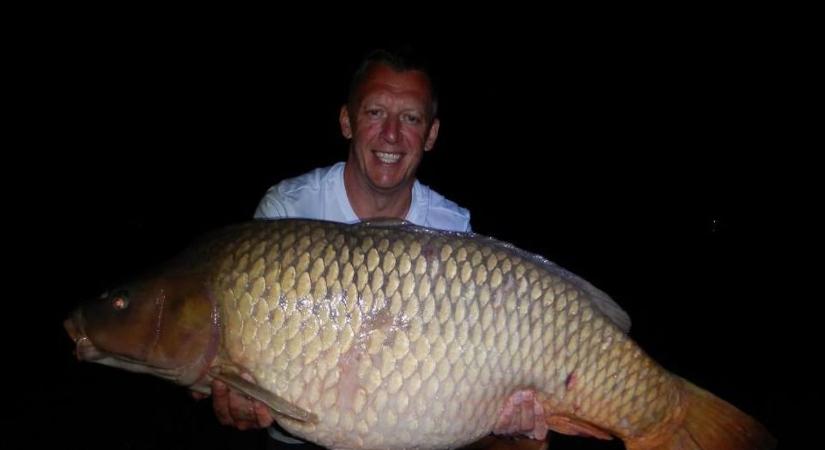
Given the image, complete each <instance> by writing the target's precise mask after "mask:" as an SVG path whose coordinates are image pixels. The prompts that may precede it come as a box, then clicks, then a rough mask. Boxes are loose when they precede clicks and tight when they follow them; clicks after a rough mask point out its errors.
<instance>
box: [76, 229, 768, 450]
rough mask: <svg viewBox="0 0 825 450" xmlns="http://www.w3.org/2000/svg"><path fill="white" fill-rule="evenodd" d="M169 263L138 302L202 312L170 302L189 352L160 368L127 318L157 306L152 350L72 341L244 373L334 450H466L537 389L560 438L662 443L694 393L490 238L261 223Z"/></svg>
mask: <svg viewBox="0 0 825 450" xmlns="http://www.w3.org/2000/svg"><path fill="white" fill-rule="evenodd" d="M172 267H173V268H171V269H168V270H167V271H165V272H162V275H161V276H160V277H158V278H155V279H152V280H150V281H148V282H147V283H148V284H143V285H141V286H147V285H148V286H153V287H151V288H148V289H144V291H147V292H150V294H148V295H147V294H143V295H138V296H137V297H140V298H138V299H137V301H132V302H131V303H137V304H143V303H147V302H154V304H157V303H158V302H157V298H158V297H159V296H160V295H161V294H160V293H163V296H164V298H167V299H168V298H169V297H175V298H176V299H177V300H175V301H170V304H173V305H174V304H178V303H179V304H181V305H187V304H196V305H197V306H190V307H179V308H178V311H185V310H191V311H193V312H192V313H188V312H184V313H180V314H178V315H177V320H176V322H180V321H183V322H186V323H188V324H190V326H189V327H188V329H190V330H192V331H189V332H188V333H184V334H185V335H187V336H189V337H188V338H189V339H190V340H191V341H192V342H194V345H192V346H191V347H192V348H191V349H190V351H189V352H188V353H186V357H183V358H175V357H169V355H177V354H178V353H180V350H179V349H178V348H177V347H179V346H180V345H179V344H176V343H175V342H174V339H169V340H164V339H162V337H164V336H165V333H157V330H160V329H166V328H164V327H167V328H168V329H174V328H175V327H176V325H175V323H174V322H171V321H170V322H169V325H168V326H167V325H158V323H161V322H163V321H164V320H166V319H163V320H161V319H160V317H161V316H162V315H163V314H161V313H156V312H155V311H154V310H153V309H152V308H146V307H143V308H142V309H141V308H136V310H138V311H141V310H145V311H150V312H143V313H141V314H139V317H138V318H136V319H133V320H132V321H131V322H130V323H131V324H140V323H145V324H152V325H151V326H150V329H151V330H152V332H155V334H154V335H153V334H152V332H146V331H144V332H142V333H137V334H138V335H143V336H147V335H151V336H153V339H155V341H150V343H149V344H144V345H143V347H147V348H148V349H149V350H146V349H142V350H140V351H135V350H134V349H135V348H141V346H140V345H136V344H135V343H134V342H132V341H128V340H125V339H123V338H122V337H118V336H119V335H116V334H112V333H111V332H109V331H104V330H106V329H107V328H108V327H109V326H108V324H109V323H113V322H107V320H106V319H105V314H97V315H99V316H101V317H103V318H102V319H96V321H95V320H89V319H86V318H85V315H86V314H87V313H86V310H85V309H84V310H83V312H82V313H78V314H77V315H76V319H74V321H73V322H72V323H81V324H82V325H81V326H76V325H73V326H75V328H82V330H81V331H75V335H76V336H77V335H80V334H82V335H83V336H84V337H85V338H86V339H87V340H88V341H89V342H90V343H93V345H94V346H95V348H96V349H98V351H100V352H102V353H107V354H111V353H120V354H123V353H122V352H123V351H124V350H122V348H126V349H127V350H128V351H130V352H131V353H125V354H127V355H129V358H130V359H131V360H141V358H144V359H143V361H146V362H147V363H149V364H150V365H151V366H152V367H160V368H162V370H163V371H164V375H165V376H166V377H167V378H172V379H176V380H178V382H180V383H181V384H185V385H190V386H191V387H193V388H195V389H198V390H204V389H207V386H208V384H209V382H210V381H211V377H210V375H209V370H208V369H209V368H210V367H211V368H213V369H214V368H215V367H217V368H219V369H220V370H221V371H224V372H226V373H238V374H240V373H244V374H248V375H251V376H252V377H253V379H254V380H255V381H256V383H257V385H259V386H260V387H262V388H263V389H265V390H267V391H270V392H272V393H274V394H276V395H277V396H278V397H280V398H282V399H284V400H285V401H286V402H288V403H290V404H292V405H295V406H297V407H298V408H300V409H303V410H306V411H309V412H311V413H313V414H315V415H316V417H317V420H313V421H305V420H294V419H290V418H288V417H279V419H278V421H279V424H281V425H282V426H283V427H284V428H285V429H287V430H288V431H290V432H291V433H293V434H295V435H297V436H300V437H303V438H305V439H307V440H310V441H313V442H316V443H319V444H321V445H324V446H327V447H330V448H374V449H378V448H382V449H390V448H455V447H459V446H462V445H465V444H468V443H471V442H473V441H475V440H477V439H479V438H481V437H483V436H485V435H488V434H489V433H490V432H491V431H493V430H494V429H496V426H497V424H499V423H500V420H501V417H502V411H503V409H505V405H507V404H508V401H510V400H511V399H512V396H513V395H514V393H515V392H518V391H529V392H532V393H535V399H536V400H535V402H536V407H537V411H540V412H541V415H542V419H543V423H545V424H546V425H547V427H549V428H550V429H552V430H555V431H558V432H563V433H569V434H585V435H590V436H594V437H601V438H610V437H611V436H616V437H619V438H621V439H623V440H624V441H625V443H626V444H627V445H628V448H671V447H667V446H666V445H669V444H667V441H668V440H672V437H673V436H675V435H678V433H679V432H680V431H679V430H680V429H682V427H683V423H684V422H685V420H686V418H688V417H691V413H690V410H691V407H690V404H691V403H690V401H689V400H690V399H693V398H696V397H697V394H696V392H703V391H701V390H700V391H694V388H695V387H693V386H692V385H690V384H689V383H688V382H686V381H684V380H682V379H680V378H679V377H677V376H674V375H672V374H670V373H668V372H667V371H666V370H664V369H663V368H661V367H660V366H659V365H658V364H656V363H655V362H654V361H653V360H651V359H650V358H649V357H648V356H647V355H645V353H644V352H643V351H642V350H641V349H640V348H639V347H638V346H637V345H636V344H635V343H634V342H633V341H632V340H631V339H630V338H629V337H628V336H627V334H626V333H625V331H626V328H627V327H628V326H629V322H627V321H626V317H624V316H623V315H622V314H623V313H622V312H621V310H620V308H618V306H616V305H615V303H613V302H612V301H611V300H609V298H607V296H606V295H604V294H603V293H601V292H600V291H598V290H597V289H595V288H593V287H592V286H590V285H589V283H587V282H586V281H584V280H581V279H580V278H578V277H576V276H575V275H573V274H571V273H569V272H567V271H565V270H563V269H561V268H559V267H558V266H556V265H554V264H552V263H550V262H548V261H545V260H543V259H542V258H539V257H537V256H535V255H531V254H529V253H526V252H523V251H521V250H518V249H516V248H514V247H512V246H509V245H507V244H504V243H500V242H498V241H495V240H492V239H489V238H484V237H480V236H476V235H470V234H459V233H451V232H442V231H434V230H427V229H422V228H419V227H414V226H410V225H404V224H397V223H377V224H361V225H341V224H334V223H329V222H322V221H307V220H279V221H269V222H263V221H261V222H252V223H248V224H244V225H240V226H238V227H233V228H230V229H228V230H225V231H224V232H222V233H219V234H218V235H216V237H214V238H213V239H212V240H210V241H208V242H207V244H206V245H204V246H200V247H197V248H196V249H195V250H194V251H193V252H191V253H189V254H188V255H185V256H184V257H183V258H182V259H180V260H179V261H178V262H177V263H176V264H175V265H173V266H172ZM181 286H183V287H181ZM174 292H184V293H185V295H177V296H175V295H170V293H174ZM140 299H142V301H141V300H140ZM133 300H135V299H133ZM107 301H108V303H111V301H110V300H108V299H107ZM167 301H168V300H167ZM104 310H105V308H104ZM93 315H94V314H93ZM167 318H168V317H167ZM92 324H94V325H92ZM107 333H109V335H107ZM147 333H148V334H147ZM132 334H135V333H134V332H132ZM156 336H161V338H156ZM108 341H112V343H110V342H108ZM115 347H117V348H115ZM196 354H197V355H200V356H197V355H196ZM156 355H162V356H163V358H165V359H163V358H161V359H162V361H161V363H158V362H157V361H155V360H152V358H158V356H156ZM193 355H195V356H193ZM176 361H177V363H176ZM130 363H131V361H130ZM126 368H130V367H126ZM130 369H131V368H130ZM169 373H172V374H173V375H172V376H169ZM695 389H698V388H695ZM531 398H532V397H531ZM714 402H715V400H714V401H712V402H711V404H715V403H714ZM737 413H738V411H736V410H735V409H734V410H733V411H729V410H727V409H726V410H724V415H725V417H727V416H730V415H732V416H734V417H735V418H736V421H735V423H746V425H744V426H743V430H745V431H747V432H750V430H757V432H754V434H755V435H756V437H755V438H753V439H750V438H748V439H744V440H743V442H744V444H743V445H749V447H741V448H769V447H770V445H771V443H770V438H769V437H765V436H762V432H763V430H761V428H759V426H758V424H755V422H754V423H751V422H748V421H747V419H746V418H742V417H739V416H737V415H736V414H737ZM738 414H741V413H738ZM742 416H744V415H742ZM744 417H746V416H744ZM543 431H546V428H541V427H539V428H538V429H537V430H534V431H533V432H534V433H535V434H536V436H535V437H537V438H541V437H543V436H542V432H543ZM733 431H734V434H737V433H738V434H740V435H741V434H742V433H745V431H743V432H742V433H739V431H740V430H738V429H736V428H734V430H733ZM526 434H529V433H526ZM731 439H733V441H731V442H734V443H736V441H737V440H739V438H738V437H737V436H734V437H733V438H731ZM754 439H755V440H756V441H759V442H760V443H759V445H762V444H761V441H765V445H764V446H763V447H754V446H753V445H751V444H752V443H753V442H754ZM726 442H727V441H726ZM660 445H665V446H662V447H657V446H660ZM726 445H727V444H726ZM737 445H738V444H737ZM728 447H729V448H736V447H730V445H728ZM688 448H690V447H688ZM697 448H698V447H697ZM720 448H721V447H720Z"/></svg>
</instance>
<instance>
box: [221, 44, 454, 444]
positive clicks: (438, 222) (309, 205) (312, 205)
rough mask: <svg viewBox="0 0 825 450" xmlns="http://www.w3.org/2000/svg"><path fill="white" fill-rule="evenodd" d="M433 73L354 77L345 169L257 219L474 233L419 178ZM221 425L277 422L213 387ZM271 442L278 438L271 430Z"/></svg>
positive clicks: (407, 67)
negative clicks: (403, 223)
mask: <svg viewBox="0 0 825 450" xmlns="http://www.w3.org/2000/svg"><path fill="white" fill-rule="evenodd" d="M436 112H437V99H436V95H435V92H434V89H433V86H432V80H431V79H430V77H429V75H428V73H427V71H426V70H425V69H424V67H423V66H422V65H418V64H416V63H415V62H414V61H412V60H410V59H406V58H405V57H403V56H401V55H399V54H394V53H389V52H386V51H375V52H373V53H371V54H370V55H369V56H368V57H367V58H366V59H365V60H364V62H363V63H362V64H361V66H360V67H359V69H358V70H357V71H356V72H355V74H354V76H353V80H352V83H351V86H350V92H349V99H348V102H347V104H346V105H343V106H342V107H341V111H340V114H339V117H338V120H339V123H340V126H341V133H342V134H343V136H344V137H345V138H346V139H349V140H350V145H349V156H348V158H347V161H346V163H343V162H342V163H338V164H335V165H333V166H330V167H326V168H321V169H316V170H313V171H311V172H309V173H307V174H304V175H301V176H299V177H296V178H292V179H288V180H284V181H282V182H281V183H279V184H277V185H275V186H273V187H272V188H270V189H269V190H268V191H267V193H266V195H264V197H263V199H262V200H261V202H260V204H259V205H258V208H257V210H256V211H255V217H256V218H279V217H304V218H313V219H323V220H331V221H337V222H347V223H351V222H357V221H359V220H363V219H369V218H398V219H404V220H407V221H409V222H412V223H415V224H417V225H423V226H427V227H431V228H439V229H446V230H454V231H470V213H469V211H467V210H466V209H464V208H461V207H459V206H458V205H457V204H455V203H454V202H452V201H450V200H448V199H446V198H444V197H443V196H441V195H440V194H438V193H437V192H435V191H433V190H432V189H430V188H428V187H427V186H425V185H423V184H421V183H420V182H419V181H418V180H417V179H416V171H417V169H418V166H419V165H420V164H421V160H422V157H423V155H424V152H428V151H430V150H432V148H433V146H434V145H435V142H436V139H437V137H438V130H439V127H440V121H439V119H438V118H437V117H436ZM212 393H213V399H214V400H213V404H214V408H215V414H216V415H217V417H218V420H219V421H220V422H221V423H223V424H225V425H232V426H235V427H237V428H239V429H242V430H243V429H249V428H263V427H269V426H271V425H272V423H273V420H274V419H273V417H272V414H271V413H270V411H269V408H267V407H266V406H265V405H264V404H263V403H260V402H257V401H251V400H249V399H248V398H246V397H245V396H244V395H242V394H239V393H237V392H235V391H232V390H229V389H228V388H227V386H226V385H225V384H223V383H221V382H219V381H216V382H215V383H213V386H212ZM270 434H278V432H277V431H276V430H275V429H274V428H270Z"/></svg>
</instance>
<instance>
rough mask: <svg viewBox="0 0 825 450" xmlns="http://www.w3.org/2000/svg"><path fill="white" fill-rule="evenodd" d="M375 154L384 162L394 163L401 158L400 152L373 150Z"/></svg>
mask: <svg viewBox="0 0 825 450" xmlns="http://www.w3.org/2000/svg"><path fill="white" fill-rule="evenodd" d="M375 156H377V157H378V159H379V160H381V162H382V163H384V164H394V163H397V162H398V160H400V159H401V153H386V152H375Z"/></svg>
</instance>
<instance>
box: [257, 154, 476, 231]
mask: <svg viewBox="0 0 825 450" xmlns="http://www.w3.org/2000/svg"><path fill="white" fill-rule="evenodd" d="M344 165H345V163H344V162H339V163H337V164H335V165H332V166H329V167H323V168H320V169H315V170H312V171H310V172H307V173H305V174H303V175H300V176H298V177H295V178H289V179H286V180H283V181H281V182H280V183H278V184H276V185H274V186H272V187H271V188H269V190H267V191H266V194H265V195H264V197H263V198H262V199H261V202H260V203H259V204H258V208H257V209H256V210H255V218H256V219H275V218H284V217H295V218H305V219H321V220H330V221H333V222H344V223H355V222H358V221H360V220H361V219H359V218H358V216H357V215H356V214H355V211H353V209H352V205H350V203H349V198H347V191H346V188H345V187H344ZM405 219H406V220H407V221H409V222H412V223H414V224H416V225H421V226H425V227H429V228H438V229H441V230H452V231H471V230H470V212H469V211H468V210H467V209H465V208H462V207H460V206H458V205H457V204H456V203H455V202H452V201H450V200H448V199H446V198H444V196H443V195H441V194H439V193H438V192H435V191H434V190H432V189H430V188H429V187H427V186H425V185H423V184H421V183H420V182H419V181H418V180H416V181H415V184H413V189H412V202H411V203H410V209H409V211H408V212H407V217H406V218H405Z"/></svg>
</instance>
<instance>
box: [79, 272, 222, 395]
mask: <svg viewBox="0 0 825 450" xmlns="http://www.w3.org/2000/svg"><path fill="white" fill-rule="evenodd" d="M64 327H65V328H66V331H67V332H68V334H69V336H70V337H71V338H72V339H73V340H74V341H75V346H76V350H75V352H76V355H77V358H78V359H79V360H81V361H90V362H95V363H99V364H103V365H107V366H112V367H117V368H121V369H125V370H129V371H132V372H140V373H149V374H152V375H156V376H159V377H162V378H165V379H168V380H170V381H173V382H176V383H178V384H182V385H187V386H191V385H193V384H195V383H196V382H198V381H199V380H201V378H203V377H204V375H205V374H206V373H207V371H208V368H209V364H210V362H211V361H212V359H213V358H214V356H215V354H216V350H217V346H218V341H219V339H218V329H217V315H216V303H215V302H214V301H213V299H212V298H211V296H210V295H209V294H208V291H207V289H205V287H204V286H203V284H202V283H199V282H198V281H197V279H192V277H169V276H164V277H156V278H152V279H149V280H147V281H143V282H137V283H131V284H127V285H124V286H122V287H120V288H117V289H113V290H111V291H109V292H106V293H104V294H103V295H101V296H100V297H99V298H97V299H95V300H92V301H89V302H86V303H83V304H82V305H81V306H80V307H78V308H77V309H76V310H75V311H74V312H73V313H72V314H71V315H70V316H69V318H68V319H66V321H65V322H64Z"/></svg>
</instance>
